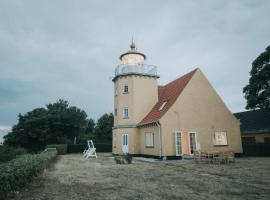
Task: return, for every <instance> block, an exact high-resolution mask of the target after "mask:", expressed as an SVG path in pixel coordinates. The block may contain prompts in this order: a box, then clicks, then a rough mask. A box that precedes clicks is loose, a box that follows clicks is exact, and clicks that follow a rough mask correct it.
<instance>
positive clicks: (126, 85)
mask: <svg viewBox="0 0 270 200" xmlns="http://www.w3.org/2000/svg"><path fill="white" fill-rule="evenodd" d="M126 88H127V91H125V89H126ZM128 93H129V87H128V84H125V85H124V87H123V94H128Z"/></svg>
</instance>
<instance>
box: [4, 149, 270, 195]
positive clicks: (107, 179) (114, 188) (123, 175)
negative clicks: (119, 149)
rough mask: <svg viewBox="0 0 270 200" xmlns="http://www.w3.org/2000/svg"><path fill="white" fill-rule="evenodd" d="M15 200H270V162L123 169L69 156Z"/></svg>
mask: <svg viewBox="0 0 270 200" xmlns="http://www.w3.org/2000/svg"><path fill="white" fill-rule="evenodd" d="M9 199H15V200H16V199H22V200H31V199H35V200H36V199H42V200H45V199H46V200H54V199H55V200H67V199H76V200H80V199H102V200H103V199H129V200H130V199H188V200H193V199H194V200H195V199H196V200H198V199H215V200H216V199H245V200H247V199H270V158H239V159H237V160H236V163H234V164H229V165H211V164H195V163H194V161H192V160H190V161H188V160H185V161H157V162H154V163H150V162H143V161H135V162H134V163H133V164H131V165H117V164H115V162H114V160H113V158H112V157H111V155H110V154H98V158H97V159H94V158H92V159H84V158H83V157H82V155H81V154H71V155H63V156H59V159H58V161H57V162H56V164H55V165H54V166H53V167H52V168H51V169H49V170H47V171H46V172H45V173H44V174H43V175H42V176H41V177H39V178H37V179H36V180H35V181H34V182H32V183H31V184H30V185H29V186H28V187H27V188H24V189H23V190H22V191H20V192H18V193H15V194H13V195H10V197H9Z"/></svg>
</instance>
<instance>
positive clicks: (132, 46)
mask: <svg viewBox="0 0 270 200" xmlns="http://www.w3.org/2000/svg"><path fill="white" fill-rule="evenodd" d="M130 48H131V50H135V48H136V46H135V43H134V40H133V36H132V40H131V45H130Z"/></svg>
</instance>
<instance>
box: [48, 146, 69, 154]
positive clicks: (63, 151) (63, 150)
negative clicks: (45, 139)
mask: <svg viewBox="0 0 270 200" xmlns="http://www.w3.org/2000/svg"><path fill="white" fill-rule="evenodd" d="M67 146H68V145H67V144H50V145H47V147H46V148H56V149H57V152H58V154H66V153H67Z"/></svg>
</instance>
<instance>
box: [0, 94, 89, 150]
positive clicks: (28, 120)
mask: <svg viewBox="0 0 270 200" xmlns="http://www.w3.org/2000/svg"><path fill="white" fill-rule="evenodd" d="M18 118H19V119H18V123H17V124H16V125H14V126H13V128H12V131H11V132H10V133H9V134H8V135H6V136H5V137H4V139H5V144H8V145H13V146H21V147H24V148H26V149H28V150H30V151H39V150H41V149H43V148H44V147H45V146H46V145H47V144H58V143H73V140H74V137H76V136H78V135H80V134H82V133H85V131H86V129H87V125H88V120H87V114H86V113H85V111H83V110H81V109H79V108H77V107H75V106H69V103H68V102H67V101H65V100H62V99H60V100H59V101H57V102H56V103H53V104H48V105H47V106H46V108H36V109H34V110H32V111H30V112H27V113H26V114H25V115H21V114H19V116H18Z"/></svg>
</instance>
